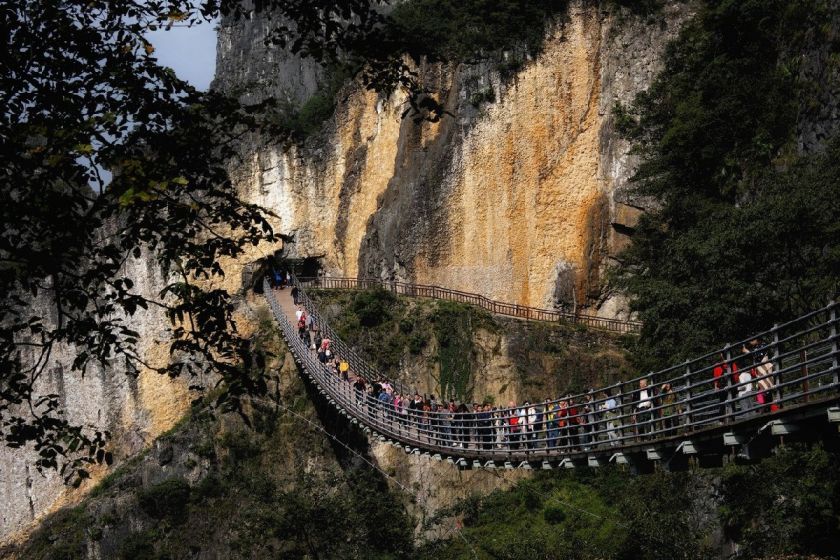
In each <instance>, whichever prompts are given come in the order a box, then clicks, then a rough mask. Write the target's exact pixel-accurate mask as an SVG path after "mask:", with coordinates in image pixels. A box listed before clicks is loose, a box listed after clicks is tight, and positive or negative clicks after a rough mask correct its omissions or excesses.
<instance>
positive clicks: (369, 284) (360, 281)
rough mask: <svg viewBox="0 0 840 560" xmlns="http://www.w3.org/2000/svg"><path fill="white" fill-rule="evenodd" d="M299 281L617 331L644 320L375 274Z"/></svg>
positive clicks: (634, 327)
mask: <svg viewBox="0 0 840 560" xmlns="http://www.w3.org/2000/svg"><path fill="white" fill-rule="evenodd" d="M298 281H299V282H300V283H301V284H303V285H305V286H307V287H310V288H317V289H322V290H369V289H374V288H379V289H383V290H388V291H390V292H393V293H395V294H399V295H403V296H408V297H423V298H431V299H440V300H444V301H453V302H457V303H467V304H470V305H474V306H476V307H481V308H482V309H486V310H487V311H489V312H490V313H494V314H496V315H506V316H508V317H517V318H519V319H526V320H529V321H548V322H558V321H564V322H567V323H571V324H579V325H586V326H587V327H589V328H592V329H598V330H603V331H610V332H617V333H638V332H639V331H640V330H641V328H642V324H641V323H639V322H638V321H622V320H620V319H610V318H607V317H597V316H595V315H586V314H580V313H578V314H575V313H569V312H566V311H559V310H556V309H540V308H537V307H528V306H525V305H517V304H515V303H507V302H503V301H497V300H494V299H490V298H487V297H485V296H482V295H480V294H473V293H469V292H462V291H459V290H451V289H449V288H442V287H440V286H427V285H423V284H408V283H405V282H396V281H386V280H378V279H371V278H337V277H321V276H318V277H301V278H299V279H298Z"/></svg>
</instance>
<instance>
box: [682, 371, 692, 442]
mask: <svg viewBox="0 0 840 560" xmlns="http://www.w3.org/2000/svg"><path fill="white" fill-rule="evenodd" d="M690 363H691V362H689V361H688V360H686V361H685V373H684V374H683V383H684V390H685V423H686V427H687V428H688V429H689V430H690V429H691V425H692V424H693V423H694V422H693V421H692V419H691V366H690V365H689V364H690Z"/></svg>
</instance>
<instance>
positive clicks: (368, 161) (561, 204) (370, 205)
mask: <svg viewBox="0 0 840 560" xmlns="http://www.w3.org/2000/svg"><path fill="white" fill-rule="evenodd" d="M687 11H688V8H686V7H685V6H684V5H676V6H671V7H668V8H665V10H664V12H663V14H661V15H660V16H659V19H658V20H657V21H656V23H650V22H645V21H641V20H639V19H637V18H634V17H631V16H627V15H626V14H624V15H623V16H621V17H619V16H618V15H616V14H614V13H612V12H609V11H602V10H601V9H600V8H599V7H598V6H597V5H596V4H595V3H592V2H582V1H581V2H572V3H571V6H570V9H569V12H568V14H567V15H566V17H564V18H562V19H561V20H559V21H557V22H556V23H555V24H554V25H553V26H552V27H551V29H550V32H549V34H548V36H547V37H546V41H545V45H544V49H543V51H542V53H541V54H540V55H539V56H538V57H537V58H536V59H535V60H525V61H523V62H524V63H523V64H522V66H521V69H520V70H518V71H517V72H515V73H511V72H510V68H511V67H515V66H518V64H519V61H518V57H520V56H521V55H519V54H517V53H514V52H508V53H502V54H501V55H499V58H498V59H497V60H493V61H486V62H483V63H481V64H474V65H463V64H461V65H440V64H435V65H429V64H425V63H423V62H420V63H418V64H417V68H416V69H417V71H418V74H419V76H420V80H421V82H422V83H423V85H424V87H425V88H427V89H428V90H429V91H432V92H434V94H433V95H435V96H436V98H437V99H438V100H439V101H441V102H442V103H443V104H444V105H445V107H446V109H447V110H448V111H449V112H450V113H451V114H452V115H451V116H447V117H445V118H444V119H443V120H442V121H441V122H439V123H426V122H423V123H419V124H418V123H416V122H415V121H414V120H412V119H410V118H402V115H403V112H404V110H405V107H406V105H405V101H406V99H405V96H404V95H403V94H401V93H397V94H395V95H393V96H392V97H390V98H387V99H385V98H383V97H381V96H378V95H376V94H375V93H371V92H368V91H365V90H363V89H362V88H361V87H358V86H347V87H346V88H345V89H344V90H343V91H342V95H341V96H340V97H341V99H340V101H339V105H338V108H337V110H336V112H335V115H334V117H333V119H332V121H331V122H329V123H327V125H326V126H325V129H324V130H323V132H322V133H321V134H319V135H317V136H315V137H310V138H309V139H307V141H306V142H305V144H304V145H302V146H297V147H286V146H271V145H270V144H269V145H267V146H266V145H265V139H260V142H259V143H255V147H254V149H253V150H251V151H250V152H247V163H246V165H244V166H242V167H241V168H239V169H237V170H236V171H235V174H236V175H237V179H238V181H239V184H240V185H241V188H242V190H243V192H244V193H245V194H246V196H247V197H249V198H251V199H253V200H254V201H255V202H259V203H262V204H265V205H266V206H267V207H269V208H270V209H271V210H273V211H275V212H277V213H278V215H279V216H281V223H280V228H281V230H282V231H283V232H284V233H287V234H290V235H292V236H293V238H294V242H293V243H292V244H290V246H289V251H288V252H287V254H288V255H290V256H297V257H319V258H321V259H322V265H323V266H324V267H325V269H326V270H327V271H328V272H330V273H333V274H344V275H348V276H356V275H360V276H371V275H372V276H379V277H384V278H397V279H405V280H411V281H416V282H422V283H437V284H441V285H446V286H449V287H453V288H458V289H462V290H469V291H473V292H479V293H482V294H484V295H486V296H489V297H493V298H498V299H503V300H507V301H513V302H518V303H520V304H527V305H535V306H549V307H550V306H553V305H554V304H556V303H561V304H566V305H569V306H571V305H578V306H580V305H588V306H589V307H591V308H593V309H597V310H598V312H599V313H601V314H604V315H611V316H615V315H621V314H622V313H624V310H623V307H622V305H621V302H620V301H619V300H618V299H615V298H610V297H609V295H608V294H606V293H604V291H603V282H602V280H601V273H602V272H603V268H604V265H605V264H606V262H607V260H608V259H609V258H611V257H612V256H614V255H615V254H616V252H617V251H618V250H620V249H621V248H622V247H623V245H624V243H625V242H626V238H625V237H624V236H623V235H622V233H621V232H623V231H626V230H625V229H624V228H625V227H632V226H633V224H634V220H635V219H636V217H637V215H638V211H637V208H636V207H635V206H636V204H635V203H634V202H633V201H630V200H628V198H627V197H626V196H625V195H623V194H622V193H623V187H624V186H625V185H626V183H627V179H628V177H629V176H630V174H631V173H632V169H633V159H632V158H631V157H630V156H628V153H627V152H628V149H629V146H628V145H627V144H626V143H625V142H624V141H622V140H620V139H618V138H617V135H616V134H615V133H614V130H613V123H612V116H611V115H612V108H613V106H614V104H615V103H616V102H619V101H620V102H623V103H626V102H628V101H630V100H631V99H632V98H633V97H634V96H635V94H636V93H638V92H639V91H640V90H642V89H644V88H645V87H646V86H647V85H648V84H649V83H650V81H651V80H652V78H653V76H654V74H655V72H656V70H657V69H658V61H659V59H660V56H661V53H662V49H663V47H664V45H665V44H666V42H667V41H668V40H669V39H670V38H671V37H672V36H673V35H674V34H675V33H676V31H677V30H678V28H679V24H680V22H681V21H682V20H683V19H684V18H685V17H686V15H687ZM254 39H255V36H254V24H252V23H249V24H247V26H245V27H241V28H240V29H238V30H236V29H234V30H232V31H228V32H227V33H226V35H225V36H224V38H223V39H222V40H221V41H220V43H219V55H218V58H219V64H220V66H219V68H220V73H219V76H218V78H217V82H216V85H217V87H220V88H223V89H226V90H227V91H231V92H236V91H237V90H236V88H235V84H236V83H238V81H240V80H248V79H249V78H248V77H249V76H251V75H252V74H256V75H260V76H267V78H266V88H267V91H272V90H273V87H274V86H273V85H271V84H273V83H274V80H273V78H272V76H275V75H276V74H277V72H278V70H274V71H272V70H271V68H266V65H269V66H270V65H271V64H272V62H271V60H272V57H266V56H263V57H260V58H256V59H252V60H251V61H250V63H249V65H248V66H247V68H248V70H247V71H243V70H242V69H241V68H240V69H238V70H236V74H235V76H234V77H233V78H231V76H230V75H228V73H227V72H228V70H227V69H231V68H233V67H237V63H235V61H241V60H243V53H246V52H251V49H252V46H251V45H252V42H253V40H254ZM255 66H256V67H257V68H258V70H255V69H254V67H255ZM283 68H286V66H285V65H284V66H283V67H282V68H281V69H279V70H280V71H282V69H283ZM302 72H303V74H305V75H309V74H311V72H312V70H311V69H306V70H302ZM287 78H288V81H289V82H290V83H292V84H299V83H303V82H305V81H306V80H305V79H302V78H298V77H295V76H290V77H287ZM258 144H259V145H260V147H256V146H257V145H258Z"/></svg>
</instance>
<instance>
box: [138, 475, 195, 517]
mask: <svg viewBox="0 0 840 560" xmlns="http://www.w3.org/2000/svg"><path fill="white" fill-rule="evenodd" d="M189 501H190V485H189V484H188V483H187V481H185V480H183V479H180V478H171V479H169V480H164V481H163V482H160V483H158V484H155V485H154V486H152V487H150V488H147V489H142V490H140V491H139V492H138V493H137V502H138V504H139V505H140V509H142V510H143V511H144V512H145V513H146V515H148V516H149V517H152V518H154V519H168V520H170V521H172V522H173V523H176V524H180V523H183V522H184V521H185V520H186V516H187V506H188V505H189Z"/></svg>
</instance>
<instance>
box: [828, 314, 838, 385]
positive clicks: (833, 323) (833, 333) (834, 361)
mask: <svg viewBox="0 0 840 560" xmlns="http://www.w3.org/2000/svg"><path fill="white" fill-rule="evenodd" d="M829 306H830V307H831V311H830V314H829V317H830V321H831V331H830V332H831V355H832V357H831V368H832V369H833V370H834V376H833V380H832V382H833V384H834V385H837V384H838V383H840V371H838V367H837V361H838V357H837V302H836V301H834V300H831V302H830V303H829Z"/></svg>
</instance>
